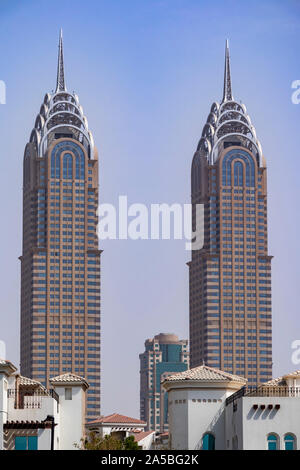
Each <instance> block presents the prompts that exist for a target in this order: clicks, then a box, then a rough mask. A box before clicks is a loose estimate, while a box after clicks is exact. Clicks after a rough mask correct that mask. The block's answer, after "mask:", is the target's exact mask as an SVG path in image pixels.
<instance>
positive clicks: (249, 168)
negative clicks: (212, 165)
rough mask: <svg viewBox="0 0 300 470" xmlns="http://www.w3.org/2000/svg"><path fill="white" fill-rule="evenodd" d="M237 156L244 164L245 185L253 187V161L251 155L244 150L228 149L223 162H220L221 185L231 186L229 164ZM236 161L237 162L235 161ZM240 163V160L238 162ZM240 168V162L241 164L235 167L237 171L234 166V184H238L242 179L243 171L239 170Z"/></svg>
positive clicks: (230, 164)
mask: <svg viewBox="0 0 300 470" xmlns="http://www.w3.org/2000/svg"><path fill="white" fill-rule="evenodd" d="M237 158H239V159H240V160H243V161H244V162H245V165H246V186H248V187H250V186H251V187H253V186H254V185H255V163H254V160H253V158H252V156H251V155H249V153H247V152H245V151H244V150H238V149H234V150H230V151H229V152H228V153H227V154H226V155H225V156H224V158H223V163H222V185H223V186H231V184H232V182H231V166H232V164H233V162H234V160H235V159H237ZM236 163H238V162H236ZM239 163H240V164H241V162H239ZM240 170H242V164H241V166H238V167H237V172H236V171H235V167H234V180H236V176H237V180H236V181H237V183H234V184H235V185H238V186H240V185H241V184H240V183H241V181H243V180H242V179H239V178H238V177H239V175H241V176H240V178H243V172H242V171H240Z"/></svg>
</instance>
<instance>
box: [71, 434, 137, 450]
mask: <svg viewBox="0 0 300 470" xmlns="http://www.w3.org/2000/svg"><path fill="white" fill-rule="evenodd" d="M75 447H77V448H80V449H84V450H138V449H139V446H138V443H137V442H136V441H135V440H134V436H129V437H126V439H125V440H124V441H121V440H120V439H116V438H115V437H113V436H112V435H111V434H109V435H106V436H104V437H100V436H99V435H98V434H97V433H96V432H93V431H92V432H90V433H89V434H88V436H87V437H86V438H85V439H82V444H81V446H77V445H75Z"/></svg>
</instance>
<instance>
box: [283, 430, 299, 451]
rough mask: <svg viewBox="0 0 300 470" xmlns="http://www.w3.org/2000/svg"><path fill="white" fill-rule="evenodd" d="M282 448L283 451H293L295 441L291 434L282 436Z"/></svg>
mask: <svg viewBox="0 0 300 470" xmlns="http://www.w3.org/2000/svg"><path fill="white" fill-rule="evenodd" d="M284 448H285V450H295V449H296V439H295V436H294V435H293V434H286V435H285V436H284Z"/></svg>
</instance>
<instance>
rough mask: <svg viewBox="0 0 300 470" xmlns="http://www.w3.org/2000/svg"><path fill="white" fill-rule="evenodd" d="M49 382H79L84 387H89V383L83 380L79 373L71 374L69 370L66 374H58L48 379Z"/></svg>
mask: <svg viewBox="0 0 300 470" xmlns="http://www.w3.org/2000/svg"><path fill="white" fill-rule="evenodd" d="M50 383H51V384H64V383H66V384H71V383H73V384H74V383H78V384H79V383H81V384H83V385H85V386H86V388H88V387H89V384H88V383H87V381H86V380H85V378H84V377H80V376H79V375H76V374H72V373H71V372H67V373H66V374H62V375H58V376H56V377H52V378H51V379H50Z"/></svg>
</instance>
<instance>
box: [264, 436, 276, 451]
mask: <svg viewBox="0 0 300 470" xmlns="http://www.w3.org/2000/svg"><path fill="white" fill-rule="evenodd" d="M267 440H268V450H279V438H278V436H277V434H269V435H268V439H267Z"/></svg>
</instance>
